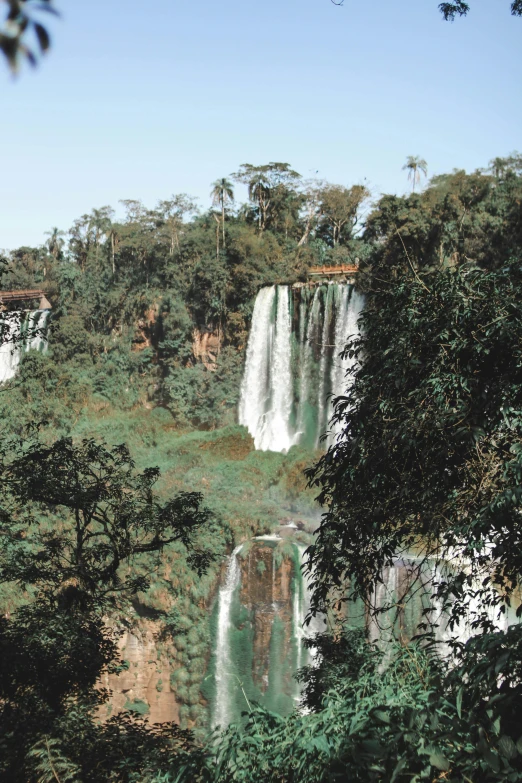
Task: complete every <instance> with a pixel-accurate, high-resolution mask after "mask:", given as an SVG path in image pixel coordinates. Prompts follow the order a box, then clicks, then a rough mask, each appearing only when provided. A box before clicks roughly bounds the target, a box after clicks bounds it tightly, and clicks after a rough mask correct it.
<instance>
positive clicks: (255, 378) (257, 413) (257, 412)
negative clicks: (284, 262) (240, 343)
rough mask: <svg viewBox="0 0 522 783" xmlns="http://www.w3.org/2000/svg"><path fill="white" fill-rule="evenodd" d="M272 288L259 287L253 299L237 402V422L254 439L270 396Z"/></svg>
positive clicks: (273, 287) (273, 297) (273, 295)
mask: <svg viewBox="0 0 522 783" xmlns="http://www.w3.org/2000/svg"><path fill="white" fill-rule="evenodd" d="M275 293H276V290H275V286H270V288H262V289H261V290H260V291H259V293H258V295H257V298H256V302H255V305H254V312H253V314H252V328H251V329H250V336H249V338H248V345H247V354H246V364H245V373H244V376H243V382H242V384H241V392H240V399H239V422H240V424H244V426H245V427H247V428H248V431H249V432H250V433H251V434H252V435H253V437H254V439H255V438H256V436H257V437H258V432H259V431H260V429H261V427H262V423H263V416H264V413H265V409H266V405H267V401H268V397H269V394H270V386H269V378H270V362H271V358H272V357H271V352H270V347H271V343H272V330H273V326H272V310H273V307H274V301H275Z"/></svg>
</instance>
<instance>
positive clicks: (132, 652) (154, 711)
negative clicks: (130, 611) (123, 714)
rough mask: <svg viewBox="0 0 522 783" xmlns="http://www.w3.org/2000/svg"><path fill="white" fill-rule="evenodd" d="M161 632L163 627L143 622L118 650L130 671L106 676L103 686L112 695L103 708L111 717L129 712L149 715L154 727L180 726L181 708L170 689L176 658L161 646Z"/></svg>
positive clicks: (120, 643)
mask: <svg viewBox="0 0 522 783" xmlns="http://www.w3.org/2000/svg"><path fill="white" fill-rule="evenodd" d="M159 632H160V625H159V623H156V622H152V621H149V620H143V621H141V622H140V627H139V629H137V628H136V629H133V631H132V632H130V631H127V632H126V633H124V634H123V635H122V636H121V638H120V640H119V643H118V647H119V650H120V655H121V658H122V659H123V660H124V661H126V662H127V663H128V669H127V670H126V671H122V672H120V674H106V675H105V676H104V677H103V678H102V681H101V683H100V684H101V686H102V687H104V688H108V689H110V690H111V692H112V695H111V698H110V700H109V702H108V704H107V707H106V708H105V707H104V708H103V710H106V715H107V717H109V716H110V715H116V714H117V713H118V712H120V711H121V710H123V709H127V710H133V711H135V712H137V713H139V714H141V715H146V716H147V718H148V719H149V722H150V723H164V722H167V721H175V722H176V723H179V704H178V703H177V701H176V696H175V693H174V692H173V690H172V688H171V685H170V675H171V674H172V672H173V667H172V663H171V662H170V661H171V660H172V659H173V656H171V655H169V650H168V649H163V647H164V646H163V645H159V644H158V635H159ZM169 659H170V660H169ZM103 710H102V712H103Z"/></svg>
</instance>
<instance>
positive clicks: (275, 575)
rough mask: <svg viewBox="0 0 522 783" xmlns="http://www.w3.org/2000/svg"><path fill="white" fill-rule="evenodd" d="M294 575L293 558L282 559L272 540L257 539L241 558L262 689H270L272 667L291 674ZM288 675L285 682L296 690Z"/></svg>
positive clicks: (245, 603) (256, 670)
mask: <svg viewBox="0 0 522 783" xmlns="http://www.w3.org/2000/svg"><path fill="white" fill-rule="evenodd" d="M292 577H293V563H292V561H291V560H289V559H286V558H285V559H282V560H281V561H280V562H278V560H277V559H276V550H275V549H274V547H273V546H270V545H269V544H268V542H267V543H265V542H263V541H256V542H254V544H253V545H252V547H251V549H250V550H249V552H248V555H247V556H246V557H245V558H244V559H243V560H242V561H241V591H240V595H239V600H240V603H241V606H243V607H244V608H245V609H246V610H247V611H248V613H249V621H250V624H251V627H252V663H253V667H252V678H253V681H254V684H255V685H256V686H257V687H258V688H259V690H260V691H261V692H262V693H266V692H267V690H268V689H269V686H270V674H271V671H272V672H274V671H276V670H279V671H283V670H285V669H287V670H288V671H287V674H290V676H291V671H290V669H291V667H290V669H288V667H285V662H286V659H287V658H288V653H289V651H291V647H292ZM276 637H277V638H276ZM274 656H275V658H274ZM288 679H289V678H288V677H286V682H285V685H286V686H287V687H288V689H289V690H292V682H291V681H290V682H289V681H288Z"/></svg>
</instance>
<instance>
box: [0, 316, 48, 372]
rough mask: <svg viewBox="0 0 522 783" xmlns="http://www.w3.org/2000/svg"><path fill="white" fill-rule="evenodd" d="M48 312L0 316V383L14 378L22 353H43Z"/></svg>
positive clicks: (45, 345) (45, 344) (45, 346)
mask: <svg viewBox="0 0 522 783" xmlns="http://www.w3.org/2000/svg"><path fill="white" fill-rule="evenodd" d="M48 317H49V310H33V311H32V312H30V313H25V314H22V313H10V314H8V315H3V316H2V315H0V383H5V381H9V380H10V379H11V378H14V376H15V375H16V371H17V369H18V365H19V364H20V358H21V355H22V353H23V352H24V351H41V352H42V351H45V350H46V349H47V339H46V338H45V336H44V335H45V328H46V325H47V319H48Z"/></svg>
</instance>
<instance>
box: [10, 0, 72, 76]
mask: <svg viewBox="0 0 522 783" xmlns="http://www.w3.org/2000/svg"><path fill="white" fill-rule="evenodd" d="M4 3H6V5H7V11H6V14H5V18H4V24H3V27H0V52H2V53H3V55H4V57H5V58H6V60H7V62H8V64H9V67H10V68H11V70H12V71H14V72H16V71H17V70H18V67H19V62H20V58H25V59H26V60H27V61H28V62H29V63H30V64H31V65H33V66H35V65H36V64H37V61H38V60H37V57H38V53H39V54H44V53H45V52H46V51H47V50H48V49H49V47H50V45H51V39H50V36H49V32H48V30H47V27H46V25H44V24H42V22H41V21H39V19H38V13H39V12H40V13H41V12H44V13H50V14H54V15H58V12H57V11H56V9H55V7H54V5H53V0H4ZM35 12H36V16H35ZM30 36H33V37H34V43H33V42H32V41H29V40H28V39H29V38H30Z"/></svg>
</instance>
